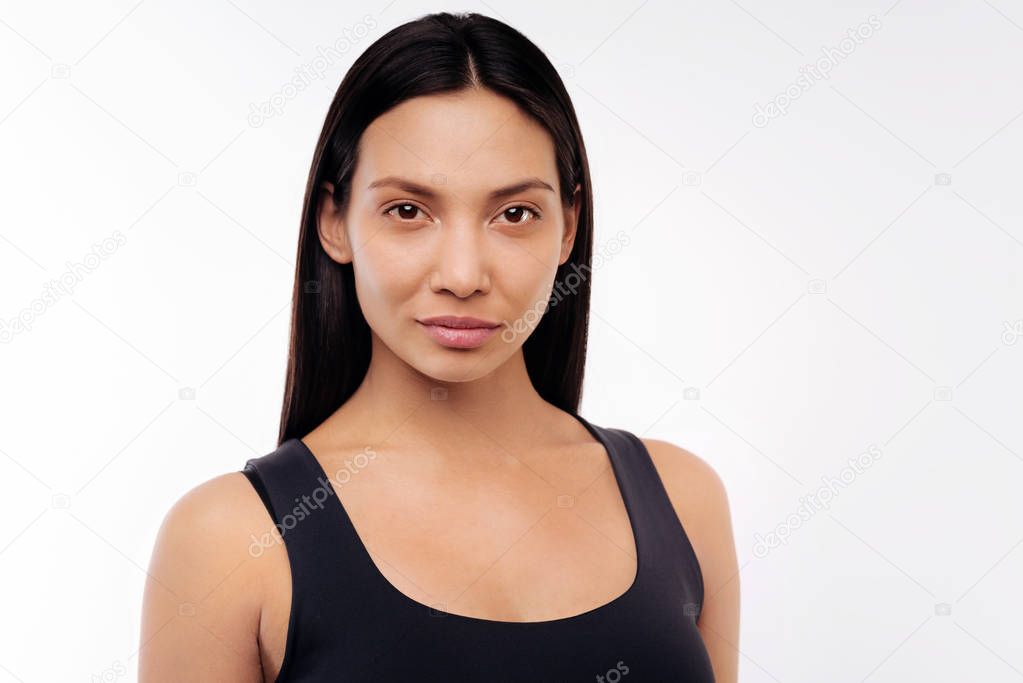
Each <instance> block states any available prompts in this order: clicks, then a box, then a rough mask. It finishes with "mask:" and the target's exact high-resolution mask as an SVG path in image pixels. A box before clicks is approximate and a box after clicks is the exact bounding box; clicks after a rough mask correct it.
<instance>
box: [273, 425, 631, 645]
mask: <svg viewBox="0 0 1023 683" xmlns="http://www.w3.org/2000/svg"><path fill="white" fill-rule="evenodd" d="M565 412H568V411H565ZM568 414H569V415H571V416H572V417H574V418H575V419H576V420H577V421H579V423H581V424H582V425H583V427H585V428H586V430H587V431H588V432H589V433H590V434H591V435H592V436H593V438H594V439H596V440H597V442H598V443H600V444H601V445H602V446H603V447H604V450H605V452H606V453H607V458H608V459H609V460H610V461H611V470H612V472H613V474H614V479H615V485H616V486H617V487H618V494H619V495H620V496H621V498H622V503H623V504H624V505H625V512H626V515H627V516H628V519H629V527H630V529H631V531H632V543H633V547H635V549H636V573H635V575H634V576H633V578H632V583H630V584H629V587H628V588H626V589H625V591H624V592H622V593H620V594H619V595H618V596H617V597H614V598H612V599H611V600H609V601H608V602H605V603H604V604H602V605H597V606H596V607H592V608H590V609H588V610H586V611H585V612H578V613H576V614H570V615H568V616H565V617H557V618H554V619H542V620H538V621H504V620H501V619H487V618H485V617H474V616H470V615H466V614H456V613H454V612H447V611H444V610H441V609H437V608H436V607H434V606H432V605H427V604H426V603H422V602H419V601H418V600H416V599H414V598H413V597H411V596H409V595H406V594H405V593H404V592H402V591H401V590H399V589H398V587H397V586H395V585H394V584H393V583H391V582H390V581H389V580H388V579H387V577H386V576H384V574H383V572H381V571H380V568H379V567H378V566H377V564H376V562H374V561H373V556H372V555H370V552H369V548H368V547H367V546H366V544H365V543H364V542H363V539H362V536H360V535H359V531H358V529H356V528H355V524H354V523H353V522H352V519H351V517H350V516H349V515H348V511H347V510H346V509H345V506H344V504H343V503H342V502H341V497H340V496H338V495H337V491H336V490H335V489H334V484H333V482H332V481H331V480H330V477H329V476H328V475H327V473H326V470H324V469H323V465H321V464H320V461H319V460H318V459H317V458H316V455H315V454H314V453H313V452H312V450H311V449H310V448H309V447H308V446H307V445H306V444H305V442H304V441H302V439H300V438H298V437H293V438H292V440H293V441H296V442H297V445H298V447H299V450H300V451H301V452H302V453H303V454H304V456H305V457H306V458H307V459H308V460H309V461H310V464H311V465H312V467H313V469H314V470H315V473H316V475H317V476H318V477H323V481H325V482H326V483H327V486H328V487H329V488H330V491H331V493H332V494H333V495H332V496H331V497H332V499H333V504H332V506H333V508H334V510H335V511H336V512H337V513H339V514H340V516H341V518H342V521H343V522H344V523H345V524H346V525H347V530H348V532H350V533H351V535H352V538H353V540H354V541H355V545H356V546H357V547H358V553H359V555H360V559H361V561H363V562H364V563H367V565H368V568H369V572H370V574H372V576H373V580H374V581H375V582H376V583H378V584H381V587H382V589H383V590H385V591H387V592H389V593H391V594H392V595H394V596H395V597H396V598H397V599H398V600H400V601H401V602H403V603H404V604H405V605H406V606H408V607H412V608H415V609H418V610H430V611H431V613H432V615H433V616H436V617H439V618H445V619H451V620H453V621H461V622H465V623H472V624H480V625H487V626H490V625H493V626H495V627H512V628H515V627H518V628H528V627H532V628H537V627H544V626H557V625H561V624H567V623H571V622H576V621H580V620H584V619H589V618H593V617H595V616H597V615H601V614H604V613H605V612H608V611H610V610H613V609H616V608H618V607H620V606H621V605H622V604H624V603H625V602H626V601H627V600H630V599H631V598H632V596H633V595H635V594H636V593H637V591H638V587H639V585H640V582H641V579H642V576H643V571H644V566H645V565H644V562H643V549H642V547H641V545H640V538H639V534H638V533H637V529H638V524H637V520H636V512H635V511H634V510H633V507H632V501H631V500H630V499H629V496H628V493H627V491H626V489H625V486H624V485H623V483H622V475H621V465H620V464H619V458H620V457H621V453H620V452H619V451H618V449H617V448H615V447H614V445H613V444H612V443H611V442H610V441H609V440H608V439H606V438H605V437H604V436H603V435H602V434H601V432H600V431H599V430H598V429H597V428H596V427H595V426H594V425H592V424H590V422H589V421H587V420H586V419H585V418H584V417H583V416H582V415H579V414H578V413H572V412H568Z"/></svg>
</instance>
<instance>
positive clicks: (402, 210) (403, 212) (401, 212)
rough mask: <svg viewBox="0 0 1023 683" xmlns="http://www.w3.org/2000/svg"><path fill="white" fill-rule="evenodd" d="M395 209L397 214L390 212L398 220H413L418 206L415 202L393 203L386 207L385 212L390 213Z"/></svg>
mask: <svg viewBox="0 0 1023 683" xmlns="http://www.w3.org/2000/svg"><path fill="white" fill-rule="evenodd" d="M395 209H397V210H398V213H397V214H392V215H394V216H396V217H397V218H398V219H400V220H409V221H411V220H415V218H416V215H417V212H418V211H419V207H418V206H416V205H415V204H395V205H394V206H392V207H390V208H389V209H387V211H386V213H389V214H390V213H391V212H392V211H394V210H395Z"/></svg>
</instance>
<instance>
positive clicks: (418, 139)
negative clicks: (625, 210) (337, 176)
mask: <svg viewBox="0 0 1023 683" xmlns="http://www.w3.org/2000/svg"><path fill="white" fill-rule="evenodd" d="M438 174H440V175H443V176H444V178H445V181H444V182H445V183H446V184H449V185H457V186H458V187H459V188H460V189H463V190H468V189H469V188H472V189H476V190H479V191H483V190H486V189H490V188H492V187H495V186H500V185H503V184H507V183H508V182H510V181H516V180H520V179H522V178H523V177H526V176H531V177H532V176H535V177H539V178H541V179H543V180H546V181H548V182H549V183H550V184H551V185H552V186H554V187H555V188H556V187H557V184H556V183H557V180H558V177H557V164H556V161H555V153H554V141H553V139H552V138H551V136H550V134H549V133H548V132H547V130H546V129H545V128H544V127H543V126H542V125H540V124H539V123H538V122H537V121H535V120H534V119H533V118H532V117H530V116H529V115H528V114H526V113H524V112H523V111H522V110H521V109H519V107H518V106H517V105H516V104H515V103H514V102H512V101H511V100H509V99H507V98H505V97H502V96H500V95H497V94H495V93H493V92H491V91H489V90H465V91H459V92H457V93H445V94H442V95H426V96H422V97H415V98H412V99H410V100H406V101H405V102H402V103H401V104H399V105H398V106H396V107H394V108H393V109H391V110H389V111H388V112H386V113H384V114H383V115H381V116H379V117H378V118H377V119H376V120H374V121H373V123H371V124H370V125H369V127H368V128H367V129H366V130H365V132H364V133H363V135H362V138H361V140H360V141H359V161H358V167H357V168H356V174H355V182H356V184H357V186H358V189H360V190H361V189H365V187H366V186H367V185H368V184H369V183H371V182H372V181H373V180H374V179H377V178H381V177H384V176H388V175H400V176H403V177H408V178H409V179H413V180H419V181H423V182H429V181H430V180H431V179H435V178H436V176H437V175H438Z"/></svg>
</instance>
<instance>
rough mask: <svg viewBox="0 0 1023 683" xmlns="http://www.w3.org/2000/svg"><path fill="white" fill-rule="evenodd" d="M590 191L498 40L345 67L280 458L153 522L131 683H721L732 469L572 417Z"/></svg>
mask: <svg viewBox="0 0 1023 683" xmlns="http://www.w3.org/2000/svg"><path fill="white" fill-rule="evenodd" d="M590 187H591V186H590V174H589V168H588V165H587V159H586V153H585V148H584V146H583V140H582V137H581V134H580V131H579V125H578V122H577V120H576V116H575V113H574V110H573V107H572V104H571V102H570V100H569V97H568V94H567V93H566V91H565V88H564V86H563V84H562V82H561V80H560V79H559V77H558V75H557V73H556V71H555V70H554V68H553V67H552V66H551V64H550V62H549V61H548V60H547V58H546V57H545V56H544V55H543V54H542V53H541V52H540V50H539V49H538V48H537V47H536V46H535V45H533V44H532V43H531V42H530V41H529V40H528V39H526V38H525V37H524V36H522V35H521V34H520V33H518V32H517V31H515V30H514V29H512V28H510V27H508V26H506V25H505V24H503V23H501V22H498V21H495V20H493V19H490V18H487V17H484V16H480V15H475V14H466V15H452V14H447V13H441V14H434V15H430V16H426V17H423V18H421V19H419V20H417V21H413V22H410V23H408V24H405V25H403V26H400V27H398V28H396V29H394V30H392V31H391V32H389V33H388V34H387V35H385V36H383V37H382V38H380V39H379V40H378V41H376V42H375V43H374V44H373V45H371V46H370V47H369V48H368V49H367V50H366V52H365V53H364V54H363V55H361V56H360V57H359V59H358V60H357V61H356V62H355V63H354V64H353V66H352V68H351V69H350V71H349V72H348V74H347V75H346V76H345V78H344V81H343V82H342V83H341V86H340V88H339V90H338V92H337V95H336V97H335V99H334V102H333V104H332V106H331V108H330V111H329V113H328V115H327V120H326V123H325V125H324V128H323V131H322V133H321V135H320V139H319V143H318V145H317V149H316V153H315V156H314V159H313V164H312V169H311V172H310V176H309V183H308V185H307V192H306V198H305V207H304V211H303V217H302V231H301V235H300V237H299V240H300V244H299V252H298V259H299V260H298V266H297V274H296V279H295V291H294V307H293V316H292V335H291V353H290V358H289V363H288V373H287V383H286V388H285V399H284V409H283V415H282V420H281V428H280V435H279V440H278V444H279V445H278V448H276V449H275V450H274V451H273V452H272V453H268V454H267V455H265V456H263V457H261V458H254V459H252V460H250V461H249V462H248V463H247V464H246V466H245V468H244V470H243V471H240V472H233V473H230V474H225V475H222V476H220V477H217V478H214V479H212V480H210V481H208V482H206V483H204V484H202V485H200V486H198V487H197V488H195V489H193V490H192V491H190V492H189V493H188V494H186V495H185V496H184V497H183V498H182V499H181V500H180V501H179V502H178V503H177V504H176V505H175V506H174V507H173V508H172V509H171V511H170V512H169V513H168V515H167V518H166V520H165V521H164V524H163V526H162V528H161V531H160V535H159V538H158V540H157V544H156V548H155V550H154V554H153V559H152V565H151V570H150V574H151V577H152V578H151V580H150V581H149V583H148V584H147V588H146V596H145V605H144V616H143V627H142V643H143V646H142V649H141V652H140V677H141V679H142V680H144V681H162V680H168V681H170V680H175V681H177V680H216V681H274V680H277V681H325V680H353V681H354V680H359V681H363V680H385V681H391V680H409V679H415V680H446V681H447V680H451V681H463V680H486V681H495V680H502V681H503V680H508V681H512V680H515V681H522V680H534V681H569V680H579V681H593V680H597V681H618V680H620V679H621V678H623V677H628V678H629V680H635V681H648V680H652V681H668V680H670V681H694V682H695V681H700V682H703V681H712V680H717V681H719V682H720V683H728V682H734V681H735V680H736V670H737V665H738V650H737V649H736V646H737V641H738V606H739V588H738V578H737V568H736V558H735V551H734V543H733V539H732V530H731V522H730V518H729V511H728V502H727V498H726V493H725V491H724V488H723V486H722V483H721V481H720V479H719V478H718V476H717V475H716V474H715V472H714V471H713V470H712V469H711V468H710V467H709V466H708V465H707V464H706V463H705V462H704V461H702V460H701V459H700V458H698V457H697V456H695V455H693V454H691V453H689V452H687V451H685V450H684V449H682V448H679V447H676V446H674V445H672V444H669V443H666V442H663V441H658V440H652V439H643V440H641V439H639V438H637V437H636V436H634V435H633V434H632V433H631V432H628V431H625V430H622V429H613V428H604V427H599V426H596V425H593V424H591V423H589V422H588V421H587V420H585V419H584V418H582V417H581V416H580V415H579V414H578V412H577V408H578V404H579V399H580V393H581V385H582V378H583V366H584V360H585V349H586V330H587V312H588V305H589V294H590V273H591V270H590V257H591V251H592V241H593V213H592V205H593V203H592V196H591V189H590Z"/></svg>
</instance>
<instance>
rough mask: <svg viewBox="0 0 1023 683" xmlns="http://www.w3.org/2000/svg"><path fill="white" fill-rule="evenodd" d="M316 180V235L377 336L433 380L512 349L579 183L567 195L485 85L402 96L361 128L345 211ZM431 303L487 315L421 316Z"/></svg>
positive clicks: (569, 231) (559, 247)
mask: <svg viewBox="0 0 1023 683" xmlns="http://www.w3.org/2000/svg"><path fill="white" fill-rule="evenodd" d="M324 187H325V188H326V190H327V192H325V193H324V194H323V196H322V198H321V202H320V216H319V226H320V239H321V242H322V244H323V247H324V249H325V250H326V251H327V253H328V254H329V255H330V256H331V258H333V259H334V260H335V261H338V262H339V263H348V262H351V263H352V264H353V268H354V272H355V284H356V290H357V295H358V299H359V304H360V305H361V307H362V311H363V314H364V315H365V317H366V320H367V321H368V323H369V326H370V328H371V329H372V331H373V334H374V335H375V336H376V337H377V339H376V340H374V345H375V347H376V346H377V342H382V343H383V344H384V345H385V346H386V347H387V348H388V349H390V351H391V352H393V353H394V354H395V355H396V356H397V357H398V358H400V359H402V360H403V361H404V362H405V363H407V364H408V365H410V366H412V367H413V368H415V369H416V370H418V371H419V372H421V373H423V374H424V375H427V376H429V377H431V378H434V379H437V380H439V381H449V382H457V381H468V380H473V379H476V378H478V377H482V376H485V375H487V374H489V373H490V372H492V371H493V370H494V369H495V368H497V367H499V366H500V365H501V364H502V363H504V361H506V360H507V359H508V358H509V357H511V356H512V355H513V354H515V353H516V352H518V350H519V349H520V348H521V346H522V344H523V342H524V341H525V340H526V338H527V337H528V336H529V334H530V333H531V332H532V330H533V329H535V327H536V325H537V323H538V322H539V318H540V317H541V315H542V313H543V312H544V309H545V306H546V303H547V300H548V298H549V297H550V295H551V290H552V287H553V285H554V277H555V273H556V270H557V267H558V266H559V265H560V264H562V263H564V262H565V261H566V260H567V259H568V256H569V254H570V253H571V250H572V244H573V242H574V240H575V233H576V223H577V216H578V205H579V188H578V186H577V187H576V188H574V192H575V200H574V202H573V204H572V206H569V207H566V206H565V204H564V203H563V202H562V201H561V199H560V196H561V195H560V187H559V185H558V174H557V166H556V164H555V154H554V142H553V140H552V139H551V137H550V135H549V134H548V133H547V131H546V130H545V129H544V128H543V127H542V126H541V125H540V124H538V123H536V122H535V121H534V120H533V119H531V118H530V117H529V116H527V115H526V114H524V113H523V112H521V111H520V110H519V109H518V107H517V106H516V105H515V104H514V103H513V102H511V101H510V100H508V99H506V98H503V97H501V96H499V95H496V94H494V93H493V92H491V91H487V90H465V91H461V92H459V93H456V94H445V95H430V96H425V97H417V98H414V99H411V100H407V101H405V102H403V103H402V104H400V105H398V106H397V107H395V108H394V109H392V110H390V111H388V112H387V113H385V114H383V115H382V116H380V117H379V118H377V119H376V120H375V121H374V122H373V123H372V124H371V125H370V126H369V127H368V128H367V129H366V131H365V132H364V133H363V135H362V138H361V140H360V142H359V153H358V162H357V165H356V170H355V174H354V177H353V179H352V188H351V193H350V201H349V205H348V206H347V207H346V209H345V210H344V211H343V212H338V211H337V210H336V209H335V207H334V206H333V202H332V201H330V198H329V194H328V192H329V191H330V190H331V189H332V188H331V187H330V185H329V184H328V185H325V186H324ZM437 316H456V317H472V318H477V319H480V320H482V321H488V322H489V323H491V324H493V325H496V328H495V329H493V330H490V331H489V332H487V331H485V330H481V329H479V328H478V327H477V328H476V329H464V330H460V331H459V330H452V329H451V328H450V327H448V326H444V325H439V326H438V325H429V324H424V322H423V321H426V320H427V319H429V318H435V317H437Z"/></svg>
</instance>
